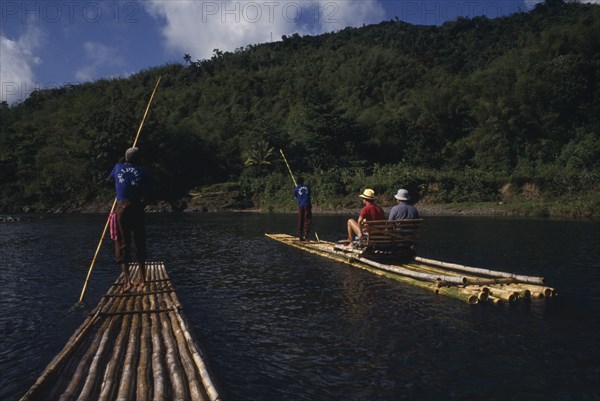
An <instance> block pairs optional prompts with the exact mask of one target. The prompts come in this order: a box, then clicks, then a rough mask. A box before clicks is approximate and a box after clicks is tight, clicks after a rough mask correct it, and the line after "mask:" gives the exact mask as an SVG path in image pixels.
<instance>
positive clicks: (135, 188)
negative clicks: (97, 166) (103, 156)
mask: <svg viewBox="0 0 600 401" xmlns="http://www.w3.org/2000/svg"><path fill="white" fill-rule="evenodd" d="M108 179H110V180H113V181H114V183H115V191H116V193H117V207H116V211H115V212H113V213H111V214H110V221H111V224H110V228H111V230H110V231H111V239H113V240H114V241H115V260H116V261H117V263H118V264H119V265H120V266H121V272H122V273H123V276H124V279H125V285H124V287H123V292H128V291H130V290H132V289H133V288H134V286H135V285H134V283H133V281H132V280H131V276H130V274H129V262H130V260H131V240H132V237H133V240H134V243H135V253H136V258H137V262H138V266H139V268H140V281H139V283H137V287H138V288H143V287H144V286H145V285H146V224H145V221H144V197H145V196H147V193H148V189H149V183H148V182H149V177H148V174H147V173H146V170H145V169H144V168H143V167H142V166H140V150H139V148H137V147H136V148H129V149H127V151H126V152H125V162H124V163H117V164H116V165H115V166H114V167H113V169H112V171H111V173H110V175H109V176H108Z"/></svg>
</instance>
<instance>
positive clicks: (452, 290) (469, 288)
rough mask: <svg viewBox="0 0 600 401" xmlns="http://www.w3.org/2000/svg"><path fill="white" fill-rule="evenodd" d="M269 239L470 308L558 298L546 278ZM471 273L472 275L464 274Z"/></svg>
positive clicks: (287, 238)
mask: <svg viewBox="0 0 600 401" xmlns="http://www.w3.org/2000/svg"><path fill="white" fill-rule="evenodd" d="M266 236H267V237H269V238H272V239H274V240H276V241H279V242H283V243H285V244H287V245H291V246H294V247H296V248H300V249H303V250H305V251H308V252H311V253H315V254H318V255H320V256H324V257H326V258H329V259H332V260H336V261H339V262H343V263H346V264H349V265H351V266H354V267H359V268H361V269H365V270H368V271H371V272H373V273H375V274H379V275H383V276H386V277H389V278H393V279H395V280H398V281H401V282H405V283H407V284H411V285H414V286H418V287H421V288H424V289H428V290H430V291H433V292H435V293H437V294H440V295H444V296H448V297H452V298H457V299H461V300H463V301H465V302H467V303H470V304H478V303H485V302H491V303H494V304H502V303H503V302H516V301H517V300H519V299H525V300H529V299H531V298H532V297H534V298H544V297H546V298H547V297H552V296H556V295H557V293H556V291H555V290H554V289H552V288H549V287H544V286H542V285H540V284H542V283H543V282H544V279H543V278H542V277H532V276H524V275H516V274H512V273H506V272H498V271H494V270H488V269H480V268H476V267H469V266H462V265H457V264H452V263H446V262H440V261H436V260H431V259H425V258H419V257H417V258H415V260H416V261H418V262H420V263H406V264H402V265H387V264H383V263H379V262H376V261H373V260H371V259H367V258H365V257H362V256H361V255H360V253H357V252H345V251H344V250H342V249H340V248H336V244H335V243H332V242H328V241H323V240H320V241H319V242H299V241H295V240H294V238H295V237H292V236H290V235H286V234H266ZM464 273H471V274H464Z"/></svg>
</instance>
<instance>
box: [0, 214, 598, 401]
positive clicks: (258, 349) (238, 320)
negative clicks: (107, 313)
mask: <svg viewBox="0 0 600 401" xmlns="http://www.w3.org/2000/svg"><path fill="white" fill-rule="evenodd" d="M103 219H104V217H103V216H55V217H54V216H53V217H46V218H44V219H41V220H38V221H31V222H26V223H16V224H12V223H11V224H8V223H6V224H3V225H2V232H1V233H0V240H1V244H2V267H1V269H2V270H1V275H0V279H1V287H0V291H1V295H2V296H1V298H0V303H1V306H2V309H1V310H2V312H1V313H2V314H1V330H2V343H1V348H0V355H1V357H2V362H0V363H1V365H0V373H1V378H0V381H1V383H0V398H1V399H3V400H5V399H6V400H13V399H18V398H19V397H20V396H21V395H23V393H24V392H25V391H26V390H27V388H28V387H29V386H30V385H31V384H32V383H33V381H34V380H35V378H37V376H38V375H39V373H40V372H41V371H42V369H43V368H44V367H45V366H46V365H47V364H48V362H49V361H50V360H51V359H52V358H53V357H54V355H56V354H57V353H58V352H59V351H60V349H62V347H63V346H64V344H65V343H66V341H67V340H68V338H69V337H70V336H71V334H72V333H73V332H74V330H75V329H76V328H77V327H78V326H79V324H81V322H82V321H83V319H84V317H85V316H86V314H87V313H89V311H90V309H91V307H93V306H94V305H96V304H97V302H98V301H99V299H100V297H101V296H102V295H103V293H104V292H105V291H106V290H107V289H108V287H109V286H110V283H111V282H112V281H114V279H115V278H116V276H117V274H118V269H117V267H116V266H115V265H113V264H112V263H111V252H110V251H111V248H110V246H108V245H109V244H108V242H107V245H105V246H104V248H103V251H102V253H101V257H100V258H99V262H98V264H97V266H96V268H95V271H94V273H93V275H92V280H91V281H90V286H89V289H88V296H87V297H86V299H87V303H88V305H90V306H84V307H82V308H72V307H73V304H74V303H75V302H76V301H77V299H78V296H79V292H80V291H81V286H82V285H83V280H84V279H85V273H86V271H87V267H88V266H89V263H90V260H91V254H92V253H93V250H94V248H95V245H96V242H97V241H98V236H99V235H100V232H99V231H100V230H101V227H102V224H103ZM345 219H347V217H342V216H316V218H315V229H316V230H317V232H318V234H319V237H320V238H322V239H328V240H337V239H339V238H340V237H341V236H342V234H343V227H344V221H345ZM148 220H149V223H148V237H149V239H148V240H149V247H150V254H151V256H152V259H154V260H160V261H164V262H165V263H166V266H167V271H168V272H169V274H170V276H171V278H172V280H173V282H174V286H175V289H176V291H177V294H178V296H179V298H180V300H181V302H182V304H183V307H184V313H185V315H186V316H187V318H188V320H189V322H190V324H191V326H192V327H191V329H192V331H193V333H194V335H195V338H196V340H197V342H198V343H199V344H200V345H201V346H202V348H203V349H204V351H205V355H206V358H207V361H208V363H209V365H210V367H211V369H212V372H213V375H214V376H215V380H216V382H217V384H218V386H219V388H220V390H221V393H222V397H223V399H224V400H226V401H232V400H253V401H257V400H265V401H267V400H268V401H271V400H403V399H406V400H433V399H444V400H471V399H475V398H487V399H528V400H546V399H562V400H585V399H587V400H596V399H599V398H600V390H599V387H600V385H599V377H600V362H599V361H600V352H599V350H598V340H599V338H600V320H599V318H598V316H599V315H600V314H599V313H598V312H599V310H598V309H599V307H598V301H599V299H598V298H599V296H600V294H599V292H600V291H599V289H600V276H599V269H598V260H600V249H599V247H600V245H598V243H597V242H594V241H593V240H592V238H595V237H596V236H597V233H598V228H599V227H600V226H599V224H598V223H595V222H594V223H590V222H568V221H552V220H522V219H498V218H495V219H491V218H442V217H435V218H434V217H432V218H427V219H426V221H425V223H424V227H423V232H422V235H421V239H422V241H421V244H420V247H419V252H418V253H419V254H420V255H422V256H425V257H430V258H437V259H442V260H447V261H451V262H456V263H462V264H468V265H473V266H479V267H488V268H496V269H498V270H508V271H514V272H518V273H523V274H529V275H542V276H545V277H547V280H548V283H549V285H551V286H554V287H557V288H559V290H560V293H561V295H560V297H559V298H558V299H556V300H553V301H556V302H543V301H538V300H534V301H532V302H531V303H530V304H519V305H515V306H505V307H493V306H481V305H480V306H469V305H466V304H464V303H462V302H460V301H456V300H454V299H449V298H444V297H438V296H436V295H434V294H432V293H431V292H428V291H425V290H422V289H419V288H415V287H411V286H408V285H406V284H402V283H399V282H396V281H393V280H389V279H386V278H382V277H379V276H376V275H373V274H371V273H369V272H367V271H363V270H360V269H354V268H351V267H348V266H346V265H343V264H340V263H336V262H333V261H329V260H326V259H323V258H320V257H318V256H315V255H312V254H308V253H304V252H301V251H299V250H297V249H294V248H291V247H286V246H284V245H282V244H279V243H277V242H274V241H271V240H269V239H267V238H265V237H264V233H265V232H288V233H293V225H294V220H295V217H294V216H293V215H257V214H228V215H225V214H198V215H191V214H180V215H179V214H171V215H151V216H149V219H148ZM9 244H10V246H9Z"/></svg>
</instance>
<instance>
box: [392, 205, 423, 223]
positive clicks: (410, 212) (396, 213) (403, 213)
mask: <svg viewBox="0 0 600 401" xmlns="http://www.w3.org/2000/svg"><path fill="white" fill-rule="evenodd" d="M418 218H419V212H418V211H417V208H416V207H414V206H411V205H407V204H406V203H400V204H398V205H396V206H394V207H393V208H392V210H390V217H389V218H388V220H402V219H418Z"/></svg>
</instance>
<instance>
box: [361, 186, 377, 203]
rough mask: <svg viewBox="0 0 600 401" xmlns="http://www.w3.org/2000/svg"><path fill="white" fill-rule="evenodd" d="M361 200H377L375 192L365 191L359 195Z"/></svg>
mask: <svg viewBox="0 0 600 401" xmlns="http://www.w3.org/2000/svg"><path fill="white" fill-rule="evenodd" d="M358 197H359V198H363V199H366V200H374V199H375V191H373V190H372V189H369V188H367V189H365V190H364V191H363V193H362V194H360V195H358Z"/></svg>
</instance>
